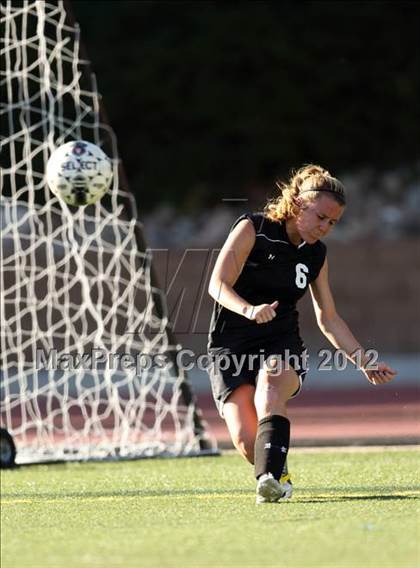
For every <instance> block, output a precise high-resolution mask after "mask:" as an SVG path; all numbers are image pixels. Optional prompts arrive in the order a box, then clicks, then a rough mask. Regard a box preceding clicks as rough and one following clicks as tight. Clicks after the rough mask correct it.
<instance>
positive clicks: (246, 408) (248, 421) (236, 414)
mask: <svg viewBox="0 0 420 568" xmlns="http://www.w3.org/2000/svg"><path fill="white" fill-rule="evenodd" d="M254 396H255V387H254V386H253V385H251V384H243V385H240V386H239V387H238V388H236V389H235V390H234V391H233V392H232V393H231V394H230V396H229V397H228V399H227V400H226V402H225V403H224V404H223V418H224V419H225V421H226V425H227V427H228V430H229V433H230V437H231V438H232V442H233V445H234V446H235V448H236V449H237V450H238V452H239V453H240V454H241V456H242V457H244V458H245V459H246V460H248V461H249V463H250V464H253V463H254V446H255V437H256V434H257V426H258V420H257V413H256V410H255V404H254Z"/></svg>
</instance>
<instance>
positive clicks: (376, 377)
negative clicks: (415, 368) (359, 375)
mask: <svg viewBox="0 0 420 568" xmlns="http://www.w3.org/2000/svg"><path fill="white" fill-rule="evenodd" d="M362 371H363V372H364V374H365V375H366V378H367V380H368V381H369V382H370V383H372V384H373V385H384V384H385V383H389V381H392V379H393V378H394V377H396V376H397V371H394V369H391V367H389V366H388V365H386V364H385V363H378V364H377V365H376V370H373V369H362Z"/></svg>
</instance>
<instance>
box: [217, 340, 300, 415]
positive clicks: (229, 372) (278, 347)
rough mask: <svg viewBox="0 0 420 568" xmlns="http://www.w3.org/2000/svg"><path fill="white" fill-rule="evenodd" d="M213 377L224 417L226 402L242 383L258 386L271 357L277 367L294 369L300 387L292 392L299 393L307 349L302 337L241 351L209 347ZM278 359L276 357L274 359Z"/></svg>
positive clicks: (219, 405) (219, 409) (221, 413)
mask: <svg viewBox="0 0 420 568" xmlns="http://www.w3.org/2000/svg"><path fill="white" fill-rule="evenodd" d="M208 355H209V359H210V362H209V366H208V368H207V372H208V374H209V377H210V382H211V389H212V393H213V398H214V401H215V403H216V406H217V409H218V411H219V413H220V415H221V416H222V417H223V405H224V403H225V402H226V400H227V399H228V398H229V396H230V395H231V394H232V393H233V391H234V390H235V389H237V388H238V387H240V386H241V385H247V384H249V385H253V386H256V381H257V376H258V372H259V370H260V369H261V368H262V367H263V366H264V364H265V362H266V361H267V360H268V359H270V360H271V361H273V362H275V364H277V365H278V369H279V370H280V372H281V370H282V369H287V368H289V369H294V370H295V371H296V373H297V375H298V377H299V383H300V384H299V388H298V389H297V390H296V392H295V393H293V395H292V398H293V397H295V396H297V395H298V394H299V392H300V390H301V388H302V383H303V381H304V380H305V375H306V372H307V368H306V367H307V360H306V359H307V351H306V349H305V347H304V345H303V343H302V341H301V340H300V338H298V339H296V341H288V342H287V346H285V344H279V343H278V342H276V343H270V344H266V345H259V346H258V347H255V348H254V349H251V350H250V349H247V350H246V351H240V350H237V349H235V351H233V350H232V349H231V348H227V347H212V348H209V350H208ZM273 357H275V358H276V359H275V360H273V359H272V358H273Z"/></svg>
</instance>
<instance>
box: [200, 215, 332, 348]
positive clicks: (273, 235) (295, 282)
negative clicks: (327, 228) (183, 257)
mask: <svg viewBox="0 0 420 568" xmlns="http://www.w3.org/2000/svg"><path fill="white" fill-rule="evenodd" d="M243 219H249V220H250V221H251V222H252V223H253V225H254V228H255V233H256V238H255V244H254V247H253V248H252V250H251V252H250V254H249V256H248V259H247V260H246V262H245V265H244V267H243V269H242V272H241V274H240V276H239V278H238V280H237V281H236V283H235V285H234V287H233V288H234V290H235V292H236V293H237V294H239V296H241V297H242V298H244V300H246V301H247V302H249V303H250V304H251V305H253V306H257V305H259V304H271V303H272V302H274V301H276V300H277V301H278V302H279V306H278V308H277V309H276V314H277V315H276V317H275V318H274V319H273V320H271V321H270V322H268V323H264V324H257V323H256V322H255V321H251V320H249V319H247V318H246V317H244V316H242V315H239V314H236V313H235V312H232V311H230V310H228V309H226V308H224V307H223V306H221V305H220V304H218V303H217V302H215V304H214V309H213V315H212V319H211V324H210V334H209V348H213V347H229V348H231V349H236V350H242V351H246V350H248V349H251V348H254V347H255V346H258V345H259V344H264V343H265V342H267V341H275V339H276V337H278V336H279V335H281V336H283V337H284V335H285V334H286V335H288V334H290V335H292V336H293V335H295V334H299V326H298V312H297V310H296V303H297V301H298V300H299V299H300V298H301V297H302V296H303V295H304V294H305V292H306V290H307V289H308V286H309V284H310V282H312V281H313V280H315V279H316V278H317V276H318V274H319V272H320V270H321V268H322V266H323V264H324V261H325V256H326V246H325V245H324V243H322V242H321V241H317V242H316V243H314V244H312V245H309V244H307V243H306V242H302V243H301V244H300V245H298V246H296V245H294V244H292V243H291V242H290V240H289V237H288V235H287V231H286V226H285V223H284V222H277V221H271V220H270V219H268V218H267V217H265V216H264V214H263V213H254V214H245V215H242V216H241V217H239V219H237V220H236V222H235V223H234V225H233V226H232V229H233V228H234V227H235V226H236V225H237V224H238V223H239V222H240V221H242V220H243Z"/></svg>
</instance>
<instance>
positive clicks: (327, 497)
mask: <svg viewBox="0 0 420 568" xmlns="http://www.w3.org/2000/svg"><path fill="white" fill-rule="evenodd" d="M253 496H254V492H251V491H250V492H247V493H241V494H238V493H200V494H197V495H194V494H185V495H172V494H170V493H168V494H167V495H113V496H111V495H99V496H98V497H94V496H89V497H83V496H81V495H74V496H65V497H53V498H50V497H49V498H47V499H43V498H42V497H35V498H33V499H13V498H7V497H6V498H4V499H2V500H1V501H0V502H1V504H2V505H17V504H21V503H24V504H27V503H30V504H35V503H37V504H41V503H57V502H59V501H63V502H66V501H67V502H70V501H73V500H77V501H79V502H80V501H84V502H89V501H92V502H97V501H118V500H128V499H130V500H133V499H141V500H144V499H148V500H153V499H170V500H172V499H206V500H211V499H232V498H234V499H245V498H246V499H249V498H250V497H253ZM377 497H378V498H379V499H399V498H400V499H407V498H410V499H419V498H420V491H398V493H380V494H378V496H377ZM371 498H372V494H371V492H365V493H318V492H316V493H311V494H307V495H294V496H293V498H292V499H290V500H287V501H282V502H280V503H278V504H279V505H280V504H285V503H305V502H307V501H308V500H311V501H313V500H314V499H316V500H317V501H320V502H337V501H341V500H350V499H355V500H357V499H371Z"/></svg>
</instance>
